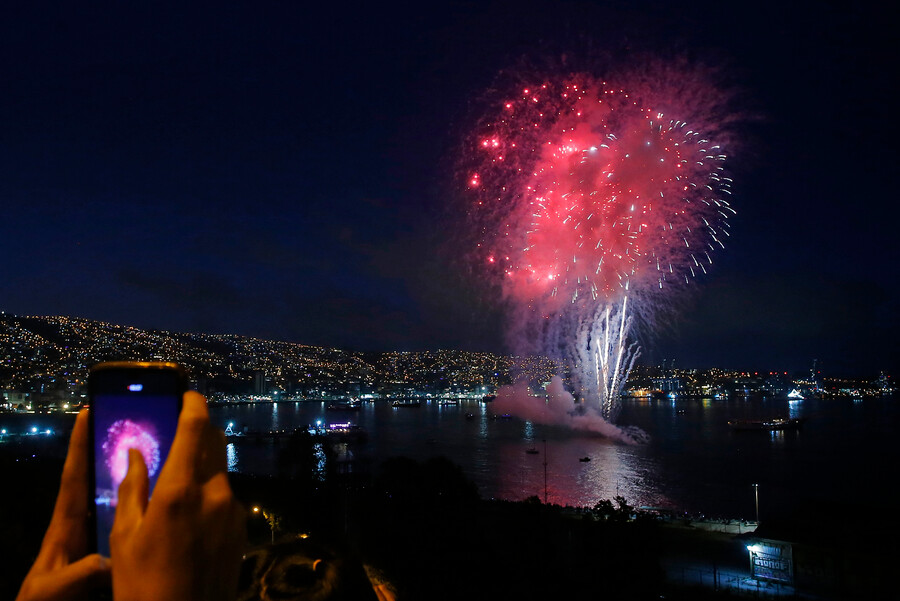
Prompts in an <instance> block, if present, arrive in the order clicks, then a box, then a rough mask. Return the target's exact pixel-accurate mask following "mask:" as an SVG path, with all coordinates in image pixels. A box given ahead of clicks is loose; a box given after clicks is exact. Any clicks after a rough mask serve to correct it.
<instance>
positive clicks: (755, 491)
mask: <svg viewBox="0 0 900 601" xmlns="http://www.w3.org/2000/svg"><path fill="white" fill-rule="evenodd" d="M750 486H752V487H753V496H754V498H755V499H756V526H757V528H758V527H759V484H751V485H750Z"/></svg>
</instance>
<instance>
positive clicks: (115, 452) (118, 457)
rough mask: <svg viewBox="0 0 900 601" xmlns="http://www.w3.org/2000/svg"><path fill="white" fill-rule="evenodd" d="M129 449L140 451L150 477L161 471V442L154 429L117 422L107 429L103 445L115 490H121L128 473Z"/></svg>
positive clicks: (136, 424)
mask: <svg viewBox="0 0 900 601" xmlns="http://www.w3.org/2000/svg"><path fill="white" fill-rule="evenodd" d="M129 449H137V450H138V451H140V453H141V455H142V456H143V457H144V462H145V463H146V464H147V474H148V475H149V476H151V477H152V476H154V475H155V474H156V472H157V471H159V463H160V450H159V442H158V441H157V440H156V433H155V430H154V429H153V427H152V426H149V425H142V424H138V423H135V422H133V421H131V420H129V419H120V420H117V421H115V422H113V424H112V425H111V426H110V427H109V428H108V429H107V431H106V441H105V442H104V443H103V454H104V456H105V457H106V466H107V467H108V468H109V473H110V476H111V478H112V484H113V490H118V489H119V484H121V483H122V480H124V479H125V474H126V473H128V450H129Z"/></svg>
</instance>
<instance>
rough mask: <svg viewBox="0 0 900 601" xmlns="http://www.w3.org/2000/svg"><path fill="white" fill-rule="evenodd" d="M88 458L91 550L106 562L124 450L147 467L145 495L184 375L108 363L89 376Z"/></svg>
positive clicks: (171, 432)
mask: <svg viewBox="0 0 900 601" xmlns="http://www.w3.org/2000/svg"><path fill="white" fill-rule="evenodd" d="M89 389H90V406H91V411H90V417H91V434H92V441H91V450H92V453H93V461H92V468H93V477H92V481H93V485H92V496H93V499H92V501H93V503H92V504H93V508H94V516H93V517H94V520H93V521H94V522H95V523H94V528H93V529H92V530H93V532H92V534H93V537H92V538H95V543H96V544H95V546H94V548H95V549H96V550H97V552H99V553H100V554H102V555H105V556H107V557H108V556H109V553H110V550H109V533H110V531H111V530H112V525H113V520H114V519H115V514H116V505H117V503H118V490H119V485H120V484H121V483H122V480H123V479H124V478H125V474H127V473H128V450H129V449H137V450H138V451H140V453H141V455H142V456H143V458H144V463H145V464H146V465H147V474H148V476H149V480H150V494H151V495H152V494H153V487H154V485H155V484H156V480H157V479H158V478H159V472H160V470H161V469H162V466H163V464H164V463H165V461H166V457H167V456H168V453H169V447H171V446H172V440H173V439H174V438H175V428H176V426H177V424H178V414H179V413H180V411H181V400H182V395H183V394H184V391H185V389H186V379H185V375H184V371H183V370H182V369H181V368H180V367H178V366H177V365H176V364H172V363H107V364H101V365H98V366H96V367H95V368H94V369H93V370H91V374H90V382H89Z"/></svg>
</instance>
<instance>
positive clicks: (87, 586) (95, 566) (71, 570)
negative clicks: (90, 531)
mask: <svg viewBox="0 0 900 601" xmlns="http://www.w3.org/2000/svg"><path fill="white" fill-rule="evenodd" d="M40 580H41V582H40V584H38V583H35V584H36V585H37V586H35V587H34V588H36V589H38V590H35V591H34V592H37V593H38V595H37V596H36V597H35V599H38V600H53V601H62V600H68V599H72V600H74V599H81V598H83V597H84V595H85V593H88V592H90V591H92V590H96V589H99V588H101V587H109V586H110V585H111V583H112V578H111V572H110V564H109V561H108V560H107V559H106V558H105V557H103V556H101V555H98V554H97V553H94V554H92V555H88V556H86V557H82V558H81V559H79V560H78V561H76V562H75V563H71V564H69V565H67V566H66V567H64V568H60V569H58V570H54V571H52V572H47V573H45V574H42V575H41V578H40Z"/></svg>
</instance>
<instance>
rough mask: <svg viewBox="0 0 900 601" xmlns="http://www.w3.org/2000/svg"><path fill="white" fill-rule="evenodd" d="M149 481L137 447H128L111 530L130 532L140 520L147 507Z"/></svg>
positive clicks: (142, 458)
mask: <svg viewBox="0 0 900 601" xmlns="http://www.w3.org/2000/svg"><path fill="white" fill-rule="evenodd" d="M149 488H150V483H149V481H148V477H147V466H146V465H145V464H144V457H143V455H141V452H140V451H138V450H137V449H128V473H127V474H125V479H124V480H122V484H120V485H119V500H118V504H117V505H116V518H115V521H114V522H113V531H117V532H131V531H132V530H133V529H134V528H135V527H137V525H138V524H139V523H140V522H141V519H142V518H143V517H144V511H146V509H147V496H148V495H149Z"/></svg>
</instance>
